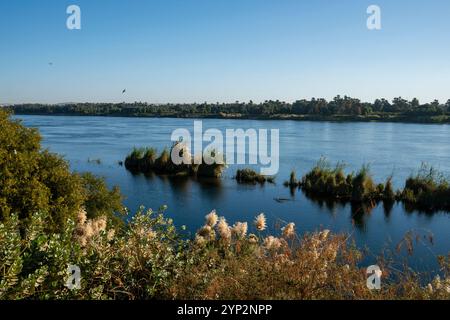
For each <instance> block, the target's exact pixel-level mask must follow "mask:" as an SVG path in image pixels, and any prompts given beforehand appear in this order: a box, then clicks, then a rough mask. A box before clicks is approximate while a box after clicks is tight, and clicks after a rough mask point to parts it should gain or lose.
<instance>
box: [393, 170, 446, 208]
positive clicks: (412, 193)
mask: <svg viewBox="0 0 450 320" xmlns="http://www.w3.org/2000/svg"><path fill="white" fill-rule="evenodd" d="M400 197H401V199H402V200H403V201H404V202H405V203H406V204H407V205H413V206H415V207H418V208H420V209H422V210H426V211H436V210H450V184H449V181H448V179H446V178H445V177H444V176H443V174H442V173H440V172H439V171H437V170H436V169H435V168H433V167H431V166H428V165H427V164H422V166H421V168H420V170H419V172H418V173H417V174H416V175H415V176H410V177H409V178H408V179H407V180H406V182H405V188H404V189H403V191H402V193H401V195H400Z"/></svg>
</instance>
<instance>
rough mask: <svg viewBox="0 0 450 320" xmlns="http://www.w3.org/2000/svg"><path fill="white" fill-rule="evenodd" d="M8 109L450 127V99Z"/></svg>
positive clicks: (16, 109) (11, 107) (21, 106)
mask: <svg viewBox="0 0 450 320" xmlns="http://www.w3.org/2000/svg"><path fill="white" fill-rule="evenodd" d="M5 108H7V109H9V110H11V111H13V112H14V113H15V114H28V115H66V116H114V117H169V118H219V119H220V118H223V119H252V120H253V119H255V120H304V121H336V122H352V121H353V122H357V121H358V122H369V121H375V122H377V121H378V122H405V123H437V124H439V123H441V124H444V123H447V124H448V123H450V99H449V100H448V101H447V102H446V103H440V102H439V101H437V100H434V101H433V102H431V103H420V102H419V101H418V100H417V99H412V100H411V101H408V100H405V99H403V98H401V97H399V98H394V99H393V100H392V101H388V100H386V99H376V100H375V101H374V102H373V103H369V102H361V101H360V100H359V99H355V98H351V97H347V96H344V97H341V96H336V97H335V98H334V99H333V100H331V101H327V100H325V99H316V98H312V99H311V100H305V99H303V100H297V101H295V102H293V103H288V102H283V101H279V100H276V101H272V100H269V101H265V102H262V103H253V102H252V101H249V102H239V101H236V102H234V103H192V104H149V103H146V102H134V103H66V104H58V105H46V104H16V105H9V106H6V107H5Z"/></svg>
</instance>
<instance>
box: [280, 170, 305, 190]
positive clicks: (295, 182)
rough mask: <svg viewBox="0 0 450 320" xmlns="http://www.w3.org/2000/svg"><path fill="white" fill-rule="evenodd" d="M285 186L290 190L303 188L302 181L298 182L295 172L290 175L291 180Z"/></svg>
mask: <svg viewBox="0 0 450 320" xmlns="http://www.w3.org/2000/svg"><path fill="white" fill-rule="evenodd" d="M284 185H285V186H286V187H289V188H298V187H300V186H301V181H299V180H297V173H296V172H295V171H294V170H293V171H291V174H290V175H289V180H288V181H285V182H284Z"/></svg>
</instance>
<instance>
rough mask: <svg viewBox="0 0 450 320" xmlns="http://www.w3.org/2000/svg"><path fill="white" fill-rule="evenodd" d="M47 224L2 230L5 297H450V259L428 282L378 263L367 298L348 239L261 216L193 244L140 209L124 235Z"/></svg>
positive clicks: (97, 225)
mask: <svg viewBox="0 0 450 320" xmlns="http://www.w3.org/2000/svg"><path fill="white" fill-rule="evenodd" d="M47 219H48V216H47V215H46V214H45V213H39V214H35V215H34V216H33V217H32V218H31V221H30V224H29V225H28V227H27V229H26V230H25V232H23V233H22V232H21V230H20V226H19V219H18V217H17V216H16V215H13V216H11V219H8V220H6V221H4V222H2V223H0V271H1V272H0V299H155V298H156V299H450V273H449V272H450V256H449V257H440V258H439V263H440V266H441V268H440V271H439V277H436V278H434V280H432V281H429V284H427V282H423V281H424V278H423V275H421V274H418V273H416V272H414V271H412V269H411V268H410V267H409V266H407V265H405V266H404V267H403V268H399V267H397V266H396V267H395V268H394V267H391V265H390V263H388V262H386V261H384V260H380V261H378V262H377V264H378V265H379V266H380V267H381V269H382V271H383V276H382V286H381V290H369V289H368V288H367V286H366V282H367V274H366V269H365V267H364V266H360V262H361V261H362V259H363V254H362V252H360V251H359V250H358V249H356V247H355V246H354V245H353V243H352V241H351V240H350V238H349V236H347V235H344V234H342V235H339V234H333V233H332V232H330V231H329V230H317V231H315V232H312V233H305V234H303V235H300V234H297V233H296V232H295V225H294V224H292V223H289V224H286V225H285V226H284V227H283V228H282V229H280V230H279V231H277V232H276V234H273V235H271V234H267V233H266V232H267V231H266V230H265V226H266V220H265V217H264V215H263V214H260V215H259V216H258V217H257V218H256V219H255V225H254V226H253V227H251V226H249V225H248V224H247V222H235V223H234V224H232V225H231V224H229V223H228V222H227V221H226V219H225V218H224V217H219V216H218V215H217V213H216V212H212V213H210V214H209V215H207V217H206V221H205V225H204V226H203V227H202V228H200V230H198V232H197V234H196V236H195V238H194V239H190V238H187V239H186V237H185V236H183V231H181V232H180V231H177V230H176V228H175V227H174V224H173V221H172V220H171V219H167V218H164V216H163V213H162V211H160V212H153V211H151V210H149V211H144V209H143V208H141V210H140V211H139V212H138V213H137V214H136V215H135V216H134V217H133V218H131V219H130V222H129V223H128V224H127V225H123V226H121V227H120V226H118V227H115V226H113V225H111V224H110V221H109V220H108V219H106V218H105V217H99V218H95V219H88V218H87V213H86V212H85V211H84V210H80V212H79V214H78V217H77V219H76V221H70V220H69V221H68V223H67V224H66V226H67V227H66V228H65V229H64V230H63V231H61V232H60V233H51V234H49V233H46V232H44V230H45V224H46V223H47V221H48V220H47ZM251 229H255V230H259V231H258V232H257V233H248V232H249V230H251ZM408 243H410V244H412V243H413V242H412V241H410V242H408ZM68 265H77V266H78V267H79V268H80V270H81V274H82V277H81V283H80V288H79V289H76V290H71V289H69V288H68V287H67V286H66V283H67V279H68V276H69V274H70V273H69V271H68V270H67V266H68Z"/></svg>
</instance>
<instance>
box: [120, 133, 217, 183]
mask: <svg viewBox="0 0 450 320" xmlns="http://www.w3.org/2000/svg"><path fill="white" fill-rule="evenodd" d="M213 152H214V151H212V153H213ZM173 153H175V154H176V153H178V155H179V157H180V158H181V159H182V161H181V163H174V162H173V161H172V158H171V156H172V154H173ZM213 156H214V155H213ZM202 160H203V161H202V163H201V164H196V162H195V161H194V158H193V157H192V155H191V154H190V151H189V149H188V148H187V147H186V146H185V145H184V144H183V143H182V142H175V143H174V144H173V145H172V147H171V149H170V150H168V149H167V148H164V150H163V151H162V152H161V153H160V154H159V156H158V154H157V150H156V149H154V148H134V149H133V151H132V152H131V153H130V154H129V155H128V156H127V157H126V159H125V167H126V168H127V169H128V170H130V171H133V172H141V173H150V172H154V173H157V174H166V175H191V176H194V175H197V176H199V177H212V178H219V177H220V176H221V174H222V172H223V170H224V168H225V164H224V163H222V162H220V161H218V162H219V163H215V162H214V163H211V164H208V163H206V161H205V156H203V158H202Z"/></svg>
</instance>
